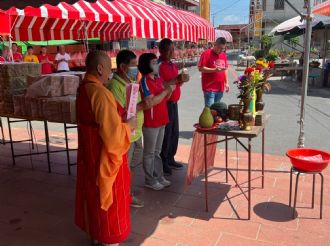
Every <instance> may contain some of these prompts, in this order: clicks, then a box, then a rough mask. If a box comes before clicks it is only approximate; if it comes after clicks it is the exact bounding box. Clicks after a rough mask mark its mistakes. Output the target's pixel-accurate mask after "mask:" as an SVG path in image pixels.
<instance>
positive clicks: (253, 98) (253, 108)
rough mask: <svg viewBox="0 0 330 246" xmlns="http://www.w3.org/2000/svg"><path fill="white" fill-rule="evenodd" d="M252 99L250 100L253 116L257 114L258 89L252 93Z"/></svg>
mask: <svg viewBox="0 0 330 246" xmlns="http://www.w3.org/2000/svg"><path fill="white" fill-rule="evenodd" d="M251 94H252V95H251V101H250V112H251V113H252V115H253V116H255V115H256V98H257V96H256V89H254V90H253V92H252V93H251Z"/></svg>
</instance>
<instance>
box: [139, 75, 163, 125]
mask: <svg viewBox="0 0 330 246" xmlns="http://www.w3.org/2000/svg"><path fill="white" fill-rule="evenodd" d="M163 82H164V81H163V79H161V78H159V77H155V79H152V78H150V77H149V76H143V77H142V79H141V95H142V98H144V97H147V96H150V95H154V96H157V95H159V94H160V93H161V92H162V91H163V90H164V85H163ZM168 121H169V120H168V112H167V104H166V98H164V99H163V101H161V102H160V103H159V104H157V105H155V106H153V107H152V108H151V109H147V110H145V111H144V126H145V127H151V128H158V127H161V126H165V125H166V124H167V123H168Z"/></svg>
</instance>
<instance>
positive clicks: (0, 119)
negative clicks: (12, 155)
mask: <svg viewBox="0 0 330 246" xmlns="http://www.w3.org/2000/svg"><path fill="white" fill-rule="evenodd" d="M0 128H1V136H2V144H6V140H5V133H4V131H3V125H2V118H1V117H0Z"/></svg>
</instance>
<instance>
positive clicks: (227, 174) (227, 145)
mask: <svg viewBox="0 0 330 246" xmlns="http://www.w3.org/2000/svg"><path fill="white" fill-rule="evenodd" d="M226 183H228V137H227V136H226Z"/></svg>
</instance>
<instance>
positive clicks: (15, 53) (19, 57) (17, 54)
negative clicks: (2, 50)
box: [11, 43, 23, 62]
mask: <svg viewBox="0 0 330 246" xmlns="http://www.w3.org/2000/svg"><path fill="white" fill-rule="evenodd" d="M11 48H12V51H13V58H14V62H22V61H23V55H22V54H21V53H20V52H18V46H17V44H16V43H13V44H12V46H11Z"/></svg>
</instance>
